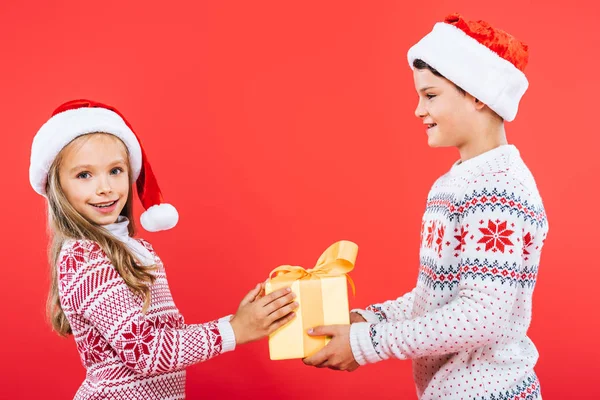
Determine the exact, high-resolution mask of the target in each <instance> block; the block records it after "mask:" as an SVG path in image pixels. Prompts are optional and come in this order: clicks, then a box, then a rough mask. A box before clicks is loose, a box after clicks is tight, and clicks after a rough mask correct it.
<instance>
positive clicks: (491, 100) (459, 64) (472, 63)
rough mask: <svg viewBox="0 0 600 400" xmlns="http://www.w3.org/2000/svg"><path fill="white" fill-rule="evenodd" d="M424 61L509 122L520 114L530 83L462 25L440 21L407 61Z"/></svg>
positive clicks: (409, 53)
mask: <svg viewBox="0 0 600 400" xmlns="http://www.w3.org/2000/svg"><path fill="white" fill-rule="evenodd" d="M416 59H420V60H423V61H424V62H426V63H427V64H429V65H430V66H432V67H433V68H435V69H436V70H438V71H439V72H440V73H441V74H442V75H444V77H446V78H447V79H448V80H450V81H452V82H453V83H454V84H456V85H458V86H460V87H461V88H462V89H464V90H465V91H467V92H468V93H469V94H471V95H472V96H474V97H476V98H477V99H479V100H481V101H482V102H483V103H485V104H486V105H487V106H488V107H489V108H491V109H492V110H494V111H495V112H496V113H497V114H498V115H500V116H501V117H502V118H504V119H505V120H506V121H512V120H513V119H515V116H516V115H517V110H518V108H519V101H520V100H521V97H522V96H523V94H524V93H525V91H526V90H527V87H528V86H529V82H528V81H527V78H526V77H525V74H524V73H523V72H521V71H520V70H519V69H518V68H517V67H515V66H514V65H513V64H512V63H511V62H510V61H507V60H505V59H504V58H502V57H500V56H499V55H498V54H496V53H494V52H493V51H492V50H490V49H489V48H488V47H486V46H484V45H483V44H481V43H479V42H478V41H477V40H475V39H473V38H472V37H470V36H469V35H467V34H466V33H465V32H463V31H462V30H460V29H459V28H457V27H455V26H453V25H450V24H447V23H444V22H438V23H437V24H435V26H434V27H433V30H432V31H431V32H430V33H429V34H427V35H426V36H425V37H424V38H423V39H421V40H420V41H419V42H418V43H417V44H415V45H414V46H413V47H411V48H410V50H409V51H408V62H409V65H410V67H411V68H413V61H414V60H416Z"/></svg>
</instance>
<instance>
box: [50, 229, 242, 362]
mask: <svg viewBox="0 0 600 400" xmlns="http://www.w3.org/2000/svg"><path fill="white" fill-rule="evenodd" d="M57 268H58V269H59V291H60V295H61V305H62V306H63V309H65V311H66V310H69V309H70V310H71V311H72V312H74V313H77V314H79V315H81V316H83V317H84V318H85V319H86V320H87V321H88V322H89V324H91V325H92V326H94V328H96V329H97V330H98V332H99V333H100V334H101V335H102V336H103V337H104V338H105V339H106V340H107V342H108V343H109V344H110V346H111V347H112V348H113V349H114V350H115V352H116V353H117V354H118V355H119V358H121V360H122V361H123V363H124V364H125V365H126V366H127V367H129V368H130V369H132V370H134V371H135V372H136V373H139V374H152V373H157V372H168V371H175V370H180V369H183V368H185V367H187V366H189V365H192V364H195V363H198V362H202V361H206V360H208V359H210V358H213V357H215V356H217V355H219V354H221V353H224V352H226V351H231V350H233V349H234V348H235V336H234V333H233V330H232V328H231V324H230V323H229V318H228V317H224V318H222V319H220V320H217V321H213V322H209V323H205V324H192V325H185V324H183V323H181V321H180V320H178V318H177V317H173V316H171V317H169V318H149V317H147V316H146V315H145V314H144V313H142V305H143V301H142V299H141V298H140V297H139V296H136V295H135V294H134V293H133V292H132V291H131V290H130V288H129V287H128V286H127V284H126V283H125V281H124V280H123V278H122V277H121V276H120V275H119V273H118V272H117V271H116V270H115V268H114V267H113V265H112V263H111V262H110V260H109V259H108V257H106V254H105V253H104V251H103V250H102V249H101V248H100V246H99V245H98V244H97V243H95V242H91V241H81V240H80V241H74V242H73V243H71V244H70V245H68V246H66V247H65V248H63V252H62V253H61V256H60V258H59V262H58V265H57Z"/></svg>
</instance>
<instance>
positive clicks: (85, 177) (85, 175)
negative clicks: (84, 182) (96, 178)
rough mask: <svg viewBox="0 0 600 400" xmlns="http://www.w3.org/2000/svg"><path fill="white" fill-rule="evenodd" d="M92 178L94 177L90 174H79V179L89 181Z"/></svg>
mask: <svg viewBox="0 0 600 400" xmlns="http://www.w3.org/2000/svg"><path fill="white" fill-rule="evenodd" d="M90 176H92V175H91V174H90V173H89V172H80V173H79V174H77V178H78V179H87V178H89V177H90Z"/></svg>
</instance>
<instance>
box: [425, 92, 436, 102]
mask: <svg viewBox="0 0 600 400" xmlns="http://www.w3.org/2000/svg"><path fill="white" fill-rule="evenodd" d="M425 96H427V98H428V99H429V100H431V99H433V98H434V97H435V94H430V93H428V94H426V95H425Z"/></svg>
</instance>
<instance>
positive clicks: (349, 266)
mask: <svg viewBox="0 0 600 400" xmlns="http://www.w3.org/2000/svg"><path fill="white" fill-rule="evenodd" d="M357 254H358V245H356V243H353V242H350V241H348V240H341V241H339V242H337V243H334V244H332V245H331V246H329V247H328V248H327V250H325V251H324V252H323V254H321V257H319V259H318V260H317V264H316V265H315V267H314V268H311V269H304V268H302V267H299V266H292V265H282V266H279V267H277V268H275V269H274V270H273V271H271V273H270V274H269V279H270V281H271V283H272V284H274V285H277V284H281V283H284V282H289V281H295V280H298V279H321V278H327V277H334V276H341V275H345V276H346V279H348V282H349V283H350V287H351V288H352V294H353V295H356V288H355V286H354V282H353V281H352V278H350V276H349V275H348V273H349V272H350V271H352V270H353V269H354V263H355V262H356V255H357ZM273 274H274V275H275V276H273ZM277 286H279V285H277Z"/></svg>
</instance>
